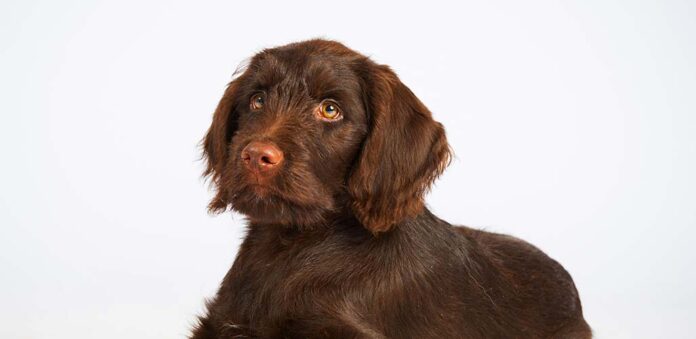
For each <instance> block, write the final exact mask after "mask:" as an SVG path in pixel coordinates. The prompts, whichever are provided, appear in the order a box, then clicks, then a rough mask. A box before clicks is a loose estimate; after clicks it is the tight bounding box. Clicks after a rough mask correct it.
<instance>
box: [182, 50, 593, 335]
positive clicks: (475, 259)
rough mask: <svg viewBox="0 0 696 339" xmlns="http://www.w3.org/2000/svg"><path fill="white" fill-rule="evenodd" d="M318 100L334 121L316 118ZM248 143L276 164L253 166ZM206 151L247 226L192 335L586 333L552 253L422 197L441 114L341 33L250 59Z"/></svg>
mask: <svg viewBox="0 0 696 339" xmlns="http://www.w3.org/2000/svg"><path fill="white" fill-rule="evenodd" d="M259 98H261V99H259ZM253 100H260V101H261V102H262V103H263V105H262V107H261V108H259V107H255V106H254V102H252V101H253ZM326 100H330V103H332V104H333V105H334V106H335V107H338V110H339V111H340V116H339V117H338V118H337V119H326V118H325V116H322V115H321V112H322V111H321V107H322V102H326ZM252 142H254V143H256V144H260V145H266V146H267V147H270V148H272V149H273V151H274V152H276V153H280V154H282V156H283V157H282V162H277V163H275V160H274V163H272V162H269V161H268V159H265V158H262V157H261V158H258V159H261V160H258V159H256V158H254V160H258V161H262V162H263V161H265V162H263V163H260V165H259V166H262V167H263V166H266V167H264V168H266V169H268V168H270V169H272V170H269V171H266V172H259V171H258V170H252V169H255V167H250V165H249V161H250V160H249V158H250V156H249V155H248V154H247V153H248V148H247V147H248V145H249V144H250V143H252ZM266 146H264V147H266ZM204 155H205V156H206V157H207V160H208V168H207V171H206V175H209V176H210V177H211V178H212V183H213V185H214V187H215V189H216V195H215V197H214V198H213V200H212V202H211V203H210V210H211V211H214V212H223V211H225V210H226V209H228V208H231V209H233V210H236V211H238V212H241V213H243V214H245V215H246V216H247V217H248V220H249V225H248V230H247V235H246V238H245V239H244V242H243V244H242V245H241V248H240V249H239V253H238V254H237V258H236V260H235V262H234V264H233V266H232V268H231V269H230V271H229V272H228V273H227V275H226V276H225V278H224V280H223V282H222V285H221V287H220V290H219V291H218V293H217V295H216V296H215V297H214V298H213V299H212V300H211V301H210V302H208V304H207V314H206V315H205V316H203V317H201V318H200V323H199V324H198V325H197V326H196V328H195V329H194V331H193V335H192V338H196V339H208V338H247V337H253V338H590V337H591V332H590V329H589V327H588V326H587V324H586V323H585V320H584V319H583V316H582V309H581V306H580V299H579V297H578V293H577V291H576V289H575V286H574V284H573V281H572V279H571V277H570V276H569V275H568V273H567V272H566V271H565V270H564V269H563V267H562V266H561V265H560V264H558V263H557V262H556V261H554V260H553V259H551V258H549V257H548V256H546V255H545V254H544V253H543V252H541V251H540V250H539V249H537V248H536V247H534V246H532V245H530V244H528V243H526V242H524V241H522V240H519V239H516V238H513V237H510V236H506V235H501V234H494V233H488V232H483V231H479V230H475V229H471V228H467V227H459V226H457V227H455V226H452V225H450V224H448V223H447V222H445V221H443V220H440V219H438V218H437V217H436V216H434V215H432V214H431V213H430V212H429V211H428V210H427V208H425V207H424V203H423V195H424V193H425V192H426V191H427V189H428V188H429V186H430V184H431V183H432V182H433V180H435V179H436V178H437V177H438V175H439V174H440V173H441V172H442V171H443V170H444V169H445V167H446V166H447V165H448V163H449V159H450V149H449V146H448V144H447V139H446V137H445V131H444V129H443V127H442V125H441V124H440V123H438V122H436V121H434V120H433V118H432V116H431V113H430V112H429V111H428V109H427V108H426V107H425V105H423V103H421V102H420V100H418V98H416V97H415V96H414V94H413V93H412V92H411V91H410V90H409V89H408V88H407V87H406V86H405V85H404V84H403V83H401V81H400V80H399V78H398V77H397V76H396V74H395V73H394V72H393V71H391V70H390V69H389V67H387V66H384V65H379V64H376V63H375V62H373V61H372V60H370V59H369V58H367V57H365V56H363V55H361V54H359V53H357V52H355V51H353V50H350V49H348V48H347V47H345V46H343V45H341V44H340V43H337V42H333V41H325V40H311V41H305V42H300V43H294V44H289V45H286V46H281V47H277V48H273V49H268V50H264V51H262V52H261V53H258V54H257V55H256V56H254V57H253V58H252V60H251V62H250V64H249V66H248V68H247V69H246V70H245V71H244V72H243V73H242V74H241V75H239V76H238V77H237V78H236V79H235V80H234V81H232V82H231V83H230V84H229V86H228V87H227V90H226V91H225V93H224V96H223V97H222V100H221V101H220V104H219V105H218V107H217V110H216V111H215V114H214V116H213V122H212V125H211V126H210V130H209V131H208V134H207V135H206V137H205V140H204Z"/></svg>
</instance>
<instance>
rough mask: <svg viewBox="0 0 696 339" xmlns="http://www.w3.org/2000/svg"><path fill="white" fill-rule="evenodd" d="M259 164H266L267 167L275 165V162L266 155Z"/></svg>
mask: <svg viewBox="0 0 696 339" xmlns="http://www.w3.org/2000/svg"><path fill="white" fill-rule="evenodd" d="M261 162H263V163H265V164H268V165H275V164H276V162H275V161H273V160H271V158H270V157H268V156H267V155H264V156H262V157H261Z"/></svg>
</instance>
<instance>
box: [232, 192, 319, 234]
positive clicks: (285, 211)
mask: <svg viewBox="0 0 696 339" xmlns="http://www.w3.org/2000/svg"><path fill="white" fill-rule="evenodd" d="M231 200H232V209H234V210H235V211H237V212H239V213H242V214H244V215H246V216H247V217H248V218H249V221H251V222H252V223H254V224H277V225H284V226H296V227H300V228H313V227H316V226H319V225H322V224H323V223H325V221H326V216H327V215H328V214H329V213H330V212H331V210H332V209H331V208H329V206H326V205H322V204H317V203H306V202H302V201H297V200H294V199H293V198H292V197H289V196H286V195H285V194H282V193H280V192H277V191H275V190H273V189H271V188H269V187H268V186H264V185H249V186H247V187H245V188H244V189H243V190H241V191H239V192H236V194H234V195H233V197H232V199H231Z"/></svg>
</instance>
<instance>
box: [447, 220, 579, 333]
mask: <svg viewBox="0 0 696 339" xmlns="http://www.w3.org/2000/svg"><path fill="white" fill-rule="evenodd" d="M456 230H457V231H458V232H459V233H460V234H462V235H464V237H465V238H466V239H467V240H468V242H467V243H468V246H469V247H470V250H469V251H468V253H469V255H470V256H471V257H472V259H471V260H474V261H475V262H476V264H475V265H473V266H472V269H474V270H476V273H477V274H478V275H479V276H481V278H482V279H483V280H484V282H482V286H481V288H482V289H487V290H488V292H487V294H488V296H490V297H491V303H493V304H495V307H496V308H497V309H499V311H500V314H501V315H502V316H503V318H508V321H509V323H508V324H507V326H509V327H516V328H517V329H518V330H519V331H520V333H528V334H529V336H528V337H534V338H590V337H591V330H590V328H589V326H588V325H587V323H586V322H585V320H584V319H583V316H582V306H581V304H580V298H579V296H578V292H577V289H576V288H575V284H574V283H573V279H572V278H571V277H570V274H568V272H567V271H566V270H565V269H564V268H563V266H561V265H560V264H559V263H558V262H556V261H555V260H553V259H551V258H550V257H549V256H547V255H546V254H545V253H544V252H542V251H541V250H539V249H538V248H536V247H535V246H533V245H531V244H529V243H527V242H525V241H523V240H520V239H518V238H515V237H512V236H509V235H504V234H497V233H491V232H485V231H481V230H476V229H472V228H468V227H463V226H462V227H456ZM542 329H543V330H542Z"/></svg>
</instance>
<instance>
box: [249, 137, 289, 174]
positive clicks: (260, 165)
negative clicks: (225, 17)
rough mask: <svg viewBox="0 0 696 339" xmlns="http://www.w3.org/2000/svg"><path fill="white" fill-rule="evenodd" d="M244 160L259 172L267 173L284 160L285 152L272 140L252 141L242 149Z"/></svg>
mask: <svg viewBox="0 0 696 339" xmlns="http://www.w3.org/2000/svg"><path fill="white" fill-rule="evenodd" d="M242 161H244V165H246V167H247V168H248V169H249V170H251V171H253V172H257V173H266V172H269V171H270V170H272V169H274V168H277V167H278V165H280V163H281V162H283V152H282V151H281V150H280V149H279V148H278V147H277V146H275V145H274V144H272V143H270V142H260V141H252V142H250V143H249V144H248V145H247V146H246V147H244V149H243V150H242Z"/></svg>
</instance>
